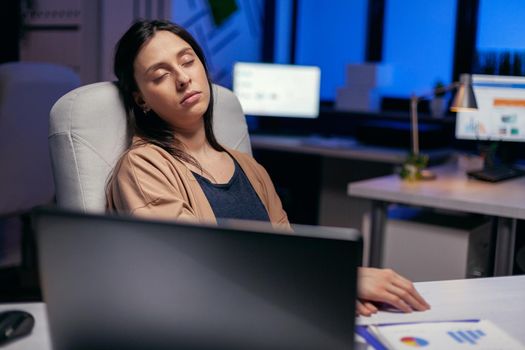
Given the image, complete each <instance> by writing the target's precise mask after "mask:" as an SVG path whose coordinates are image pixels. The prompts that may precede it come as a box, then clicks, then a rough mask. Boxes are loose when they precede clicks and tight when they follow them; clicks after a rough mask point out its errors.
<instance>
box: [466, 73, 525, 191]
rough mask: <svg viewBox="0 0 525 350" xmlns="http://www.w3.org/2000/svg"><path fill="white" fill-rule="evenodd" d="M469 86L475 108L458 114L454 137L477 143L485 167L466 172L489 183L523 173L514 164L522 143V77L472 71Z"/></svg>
mask: <svg viewBox="0 0 525 350" xmlns="http://www.w3.org/2000/svg"><path fill="white" fill-rule="evenodd" d="M472 88H473V90H474V95H475V97H476V102H477V105H478V110H477V111H465V112H463V111H462V112H458V113H457V119H456V138H457V139H458V140H476V141H477V142H478V148H479V149H480V152H481V153H482V154H483V155H484V168H483V169H480V170H474V171H470V172H468V175H470V176H472V177H475V178H478V179H481V180H485V181H491V182H496V181H500V180H505V179H511V178H513V177H517V176H522V175H523V174H524V171H523V170H522V169H518V168H515V167H513V163H515V161H516V155H517V154H519V153H520V152H519V151H518V152H517V150H518V149H519V148H523V145H525V144H524V143H523V142H525V77H513V76H495V75H481V74H474V75H472ZM487 144H488V145H487ZM518 146H519V147H518Z"/></svg>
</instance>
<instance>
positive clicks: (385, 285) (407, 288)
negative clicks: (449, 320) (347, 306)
mask: <svg viewBox="0 0 525 350" xmlns="http://www.w3.org/2000/svg"><path fill="white" fill-rule="evenodd" d="M357 297H358V298H359V300H358V302H357V308H356V311H357V313H359V314H360V315H364V316H370V315H371V314H373V313H375V312H377V307H376V306H374V305H373V304H372V302H382V303H388V304H390V305H392V306H394V307H396V308H398V309H399V310H401V311H403V312H412V310H418V311H424V310H428V309H430V305H428V303H427V302H426V301H425V299H423V297H422V296H421V295H419V293H418V292H417V290H416V289H415V288H414V285H413V284H412V282H410V281H409V280H407V279H406V278H404V277H402V276H401V275H399V274H397V273H396V272H394V271H392V270H390V269H375V268H370V267H360V268H359V271H358V290H357Z"/></svg>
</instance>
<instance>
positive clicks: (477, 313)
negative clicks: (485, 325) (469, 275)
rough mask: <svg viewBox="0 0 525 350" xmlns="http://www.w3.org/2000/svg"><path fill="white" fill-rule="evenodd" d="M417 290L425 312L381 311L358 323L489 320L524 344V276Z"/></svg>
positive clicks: (445, 283)
mask: <svg viewBox="0 0 525 350" xmlns="http://www.w3.org/2000/svg"><path fill="white" fill-rule="evenodd" d="M415 285H416V288H417V289H418V291H419V292H420V293H421V294H422V295H423V297H424V298H425V299H426V300H427V301H428V302H429V303H430V305H431V307H432V308H431V309H430V310H429V311H425V312H414V313H411V314H400V313H391V312H384V311H380V312H378V313H377V314H375V315H373V316H371V317H358V319H357V323H358V324H377V323H389V322H394V323H395V322H418V321H450V320H466V319H485V320H490V321H492V322H493V323H494V324H496V325H497V326H498V327H500V328H501V329H503V330H504V331H506V332H507V333H509V334H510V335H511V336H513V337H514V338H516V339H517V340H519V341H520V342H521V343H523V344H525V332H524V331H523V329H524V327H523V320H524V317H525V298H524V291H525V276H512V277H491V278H479V279H466V280H455V281H439V282H420V283H416V284H415Z"/></svg>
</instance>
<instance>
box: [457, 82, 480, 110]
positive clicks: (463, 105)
mask: <svg viewBox="0 0 525 350" xmlns="http://www.w3.org/2000/svg"><path fill="white" fill-rule="evenodd" d="M477 109H478V104H477V102H476V96H474V90H473V89H472V79H471V77H470V74H461V78H460V80H459V87H458V91H457V92H456V95H455V96H454V101H453V102H452V105H451V106H450V110H451V111H452V112H461V111H475V110H477Z"/></svg>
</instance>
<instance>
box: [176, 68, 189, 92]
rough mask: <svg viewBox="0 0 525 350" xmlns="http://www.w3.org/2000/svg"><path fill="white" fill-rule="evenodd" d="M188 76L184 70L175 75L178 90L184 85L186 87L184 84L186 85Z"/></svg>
mask: <svg viewBox="0 0 525 350" xmlns="http://www.w3.org/2000/svg"><path fill="white" fill-rule="evenodd" d="M190 80H191V79H190V77H189V75H187V74H186V73H184V72H180V73H179V74H178V76H177V88H178V89H179V90H180V89H183V88H184V87H186V85H188V83H189V82H190Z"/></svg>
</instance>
